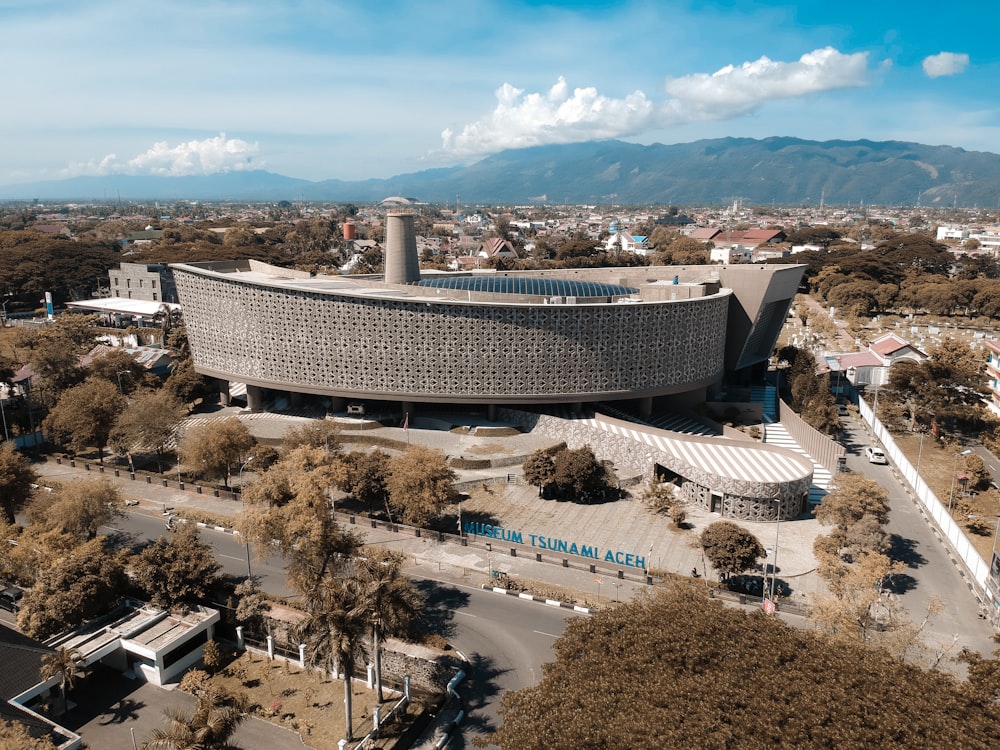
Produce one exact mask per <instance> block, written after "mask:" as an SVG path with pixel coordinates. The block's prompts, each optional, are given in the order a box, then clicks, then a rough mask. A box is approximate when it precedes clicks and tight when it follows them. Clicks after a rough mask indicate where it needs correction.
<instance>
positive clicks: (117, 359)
mask: <svg viewBox="0 0 1000 750" xmlns="http://www.w3.org/2000/svg"><path fill="white" fill-rule="evenodd" d="M88 372H89V375H88V378H100V379H101V380H106V381H108V382H109V383H111V385H113V386H114V387H115V388H117V389H118V391H119V393H121V394H122V395H124V396H130V395H132V393H133V391H135V390H136V389H137V388H139V387H141V386H143V385H144V384H146V385H148V386H153V385H159V383H158V381H157V380H156V377H155V376H153V375H150V374H149V373H148V372H147V371H146V369H145V368H144V367H143V366H142V365H140V364H139V363H138V362H136V361H135V358H134V357H133V356H132V355H131V354H129V353H128V352H126V351H125V350H124V349H115V350H114V351H110V352H108V353H107V354H104V355H103V356H100V357H97V358H96V359H95V360H93V361H92V362H91V363H90V365H89V367H88Z"/></svg>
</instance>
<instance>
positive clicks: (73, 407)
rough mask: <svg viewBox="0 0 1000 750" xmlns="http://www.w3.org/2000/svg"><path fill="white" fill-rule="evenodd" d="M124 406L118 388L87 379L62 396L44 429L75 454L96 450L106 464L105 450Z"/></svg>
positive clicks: (97, 379)
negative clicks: (89, 449) (92, 448)
mask: <svg viewBox="0 0 1000 750" xmlns="http://www.w3.org/2000/svg"><path fill="white" fill-rule="evenodd" d="M125 404H126V401H125V398H124V397H123V396H122V395H121V393H119V391H118V388H117V387H116V386H115V385H113V384H112V383H109V382H108V381H107V380H103V379H101V378H92V379H88V380H86V381H85V382H83V383H81V384H80V385H76V386H73V387H72V388H70V389H68V390H67V391H66V392H65V393H63V394H62V396H61V397H60V398H59V401H58V403H57V404H56V405H55V407H54V408H53V409H52V411H51V412H50V413H49V416H48V417H47V418H46V419H45V429H46V430H47V431H48V432H49V434H50V435H51V436H52V437H53V438H54V439H55V440H58V441H59V442H61V443H64V444H66V445H68V446H69V447H70V448H72V449H73V450H74V451H75V452H80V451H83V450H85V449H87V448H89V447H91V446H93V447H96V448H97V452H98V455H99V456H100V459H101V462H102V463H103V461H104V448H105V446H106V445H107V444H108V441H109V439H110V437H111V430H112V429H113V428H114V426H115V420H116V419H118V416H119V415H120V414H121V413H122V411H123V410H124V409H125Z"/></svg>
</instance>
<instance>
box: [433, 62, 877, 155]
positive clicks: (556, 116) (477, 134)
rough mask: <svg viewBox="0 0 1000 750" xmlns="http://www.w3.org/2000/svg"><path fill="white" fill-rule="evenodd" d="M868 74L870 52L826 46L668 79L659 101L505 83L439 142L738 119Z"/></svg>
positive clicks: (476, 146)
mask: <svg viewBox="0 0 1000 750" xmlns="http://www.w3.org/2000/svg"><path fill="white" fill-rule="evenodd" d="M867 73H868V54H867V53H864V52H861V53H857V54H852V55H845V54H843V53H841V52H838V51H837V50H835V49H833V48H832V47H826V48H824V49H817V50H814V51H812V52H809V53H808V54H805V55H803V56H802V57H801V58H799V60H798V61H796V62H776V61H773V60H770V59H768V58H767V57H761V58H760V59H759V60H755V61H753V62H745V63H743V64H742V65H740V66H739V67H736V66H732V65H727V66H726V67H724V68H722V69H720V70H718V71H716V72H715V73H712V74H706V73H698V74H695V75H690V76H684V77H681V78H671V79H667V81H666V84H665V87H664V88H665V91H666V93H667V95H668V96H667V98H666V99H665V100H664V101H662V102H654V101H651V100H650V99H649V98H648V97H647V96H646V94H644V93H643V92H642V91H635V92H634V93H632V94H630V95H629V96H626V97H625V98H623V99H615V98H611V97H607V96H603V95H601V94H599V93H598V92H597V89H595V88H593V87H589V88H577V89H573V91H572V93H571V92H570V89H569V86H568V85H567V84H566V81H565V79H563V78H562V77H560V78H559V80H558V82H557V83H556V84H555V85H554V86H552V88H550V89H549V90H548V91H547V92H545V93H533V94H526V93H525V92H524V90H523V89H519V88H515V87H514V86H512V85H511V84H509V83H505V84H504V85H503V86H501V87H500V88H499V89H497V91H496V97H497V106H496V108H495V109H494V110H493V112H492V113H490V114H489V115H488V116H487V117H484V118H482V119H480V120H478V121H476V122H473V123H471V124H469V125H466V126H464V127H463V128H462V129H461V131H460V132H457V133H456V132H454V131H452V130H451V129H446V130H444V131H443V132H442V133H441V140H442V144H443V147H444V149H445V150H446V151H450V152H452V153H455V154H459V155H474V154H484V153H490V152H494V151H499V150H502V149H507V148H522V147H525V146H536V145H542V144H548V143H573V142H579V141H588V140H597V139H602V138H621V137H627V136H631V135H637V134H639V133H641V132H643V131H646V130H651V129H657V128H664V127H669V126H672V125H680V124H684V123H688V122H695V121H699V120H723V119H729V118H732V117H737V116H739V115H743V114H746V113H748V112H751V111H752V110H754V109H756V108H757V107H759V106H760V105H761V104H763V103H765V102H767V101H769V100H773V99H787V98H792V97H799V96H805V95H807V94H813V93H817V92H820V91H828V90H831V89H841V88H852V87H858V86H864V85H865V83H866V82H867Z"/></svg>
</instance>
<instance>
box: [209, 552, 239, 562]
mask: <svg viewBox="0 0 1000 750" xmlns="http://www.w3.org/2000/svg"><path fill="white" fill-rule="evenodd" d="M216 557H224V558H226V559H227V560H239V561H240V562H246V558H245V557H233V556H232V555H223V554H221V553H220V554H217V555H216Z"/></svg>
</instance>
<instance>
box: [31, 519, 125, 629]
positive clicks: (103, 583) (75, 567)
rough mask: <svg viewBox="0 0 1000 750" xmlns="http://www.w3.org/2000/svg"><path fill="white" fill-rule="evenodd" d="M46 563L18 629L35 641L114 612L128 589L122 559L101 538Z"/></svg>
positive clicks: (32, 590) (32, 589) (85, 543)
mask: <svg viewBox="0 0 1000 750" xmlns="http://www.w3.org/2000/svg"><path fill="white" fill-rule="evenodd" d="M45 562H46V563H47V564H46V567H45V568H44V569H43V570H42V571H41V572H40V573H39V575H38V578H37V579H36V581H35V584H34V586H32V587H31V588H30V589H29V590H28V591H27V592H25V594H24V598H23V599H22V600H21V611H20V613H18V616H17V625H18V627H19V628H20V629H21V630H22V631H24V632H25V633H27V634H28V635H30V636H31V637H32V638H47V637H49V636H50V635H53V634H54V633H58V632H59V631H61V630H66V629H67V628H72V627H76V626H77V625H81V624H83V623H84V622H87V621H88V620H91V619H93V618H94V617H96V616H97V615H100V614H103V613H104V612H106V611H108V610H109V609H112V608H113V607H114V606H115V604H116V603H117V601H118V597H119V596H121V594H122V592H124V591H125V587H126V585H127V578H126V576H125V569H124V566H123V565H122V561H121V559H120V557H119V556H118V555H117V554H115V553H112V552H109V551H107V550H106V549H104V540H103V539H102V538H100V537H98V538H97V539H93V540H91V541H89V542H84V543H83V544H81V545H78V546H77V547H75V548H73V549H72V550H70V551H69V552H68V553H67V554H65V555H63V556H61V557H55V558H51V559H49V560H46V561H45Z"/></svg>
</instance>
